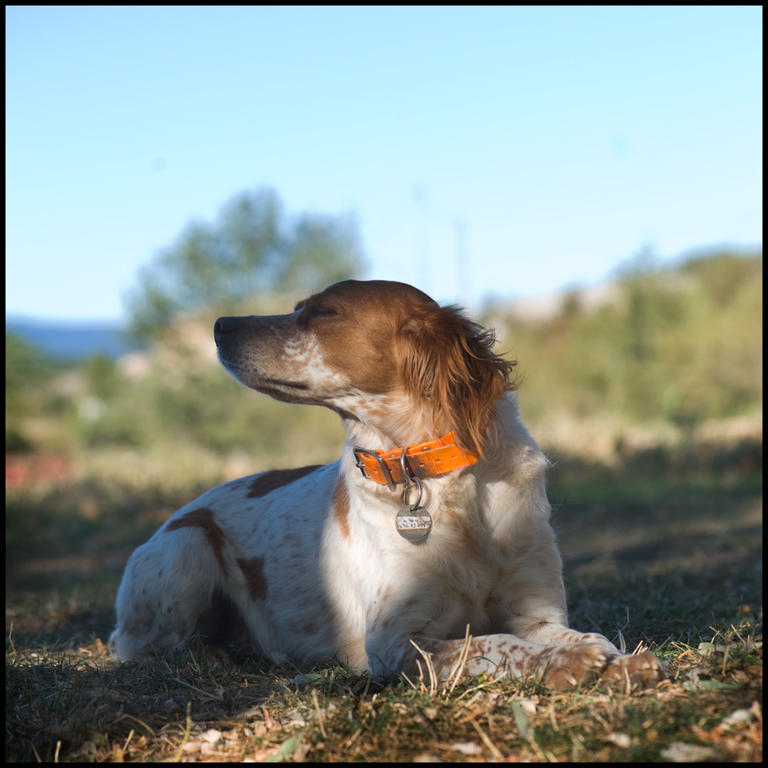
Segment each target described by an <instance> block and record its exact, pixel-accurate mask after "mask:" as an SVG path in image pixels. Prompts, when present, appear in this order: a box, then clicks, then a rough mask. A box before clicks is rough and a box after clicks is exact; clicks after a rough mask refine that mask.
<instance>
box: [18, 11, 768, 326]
mask: <svg viewBox="0 0 768 768" xmlns="http://www.w3.org/2000/svg"><path fill="white" fill-rule="evenodd" d="M761 73H762V8H760V7H730V6H729V7H709V6H702V7H693V6H688V7H653V8H638V7H616V8H604V7H591V8H578V7H576V8H574V7H568V8H563V7H507V8H499V7H481V8H467V7H465V8H461V7H453V6H451V7H444V8H441V7H434V6H430V7H421V8H420V7H415V8H406V7H399V8H392V7H387V8H371V7H357V8H356V7H351V8H350V7H325V8H324V7H312V8H291V7H273V8H266V7H187V8H185V7H45V8H44V7H31V6H29V7H11V8H6V163H7V166H6V276H7V282H6V312H7V313H8V314H25V315H33V316H39V317H45V318H60V319H70V320H71V319H116V318H122V317H124V311H125V310H124V304H123V298H124V296H125V294H126V293H127V291H128V290H129V289H130V288H131V286H132V285H134V283H135V279H136V273H137V270H138V268H139V267H140V266H142V265H144V264H146V263H148V262H149V261H150V260H151V259H152V258H153V257H154V256H155V255H156V254H157V253H158V251H160V250H161V249H162V248H164V247H165V246H168V245H170V244H171V243H172V242H173V241H174V240H175V238H176V237H177V236H178V234H179V233H180V232H181V230H182V229H183V228H184V226H185V225H186V224H187V223H188V222H189V221H190V220H192V219H204V220H208V221H213V220H214V219H215V218H216V216H217V213H218V211H219V209H220V208H221V206H222V205H223V204H224V203H225V202H226V200H227V199H228V198H229V197H231V196H232V195H234V194H235V193H237V192H240V191H243V190H246V189H253V188H257V187H262V186H269V187H272V188H274V189H275V190H276V191H277V193H278V194H279V195H280V197H281V198H282V200H283V203H284V205H285V208H286V210H287V212H288V213H289V214H290V213H299V212H302V211H308V210H311V211H316V212H322V213H329V214H335V213H350V212H352V213H354V214H355V215H356V217H357V221H358V224H359V228H360V233H361V236H362V243H363V246H364V249H365V253H366V257H367V268H366V273H365V277H368V278H387V279H394V280H403V281H405V282H411V283H414V284H416V285H418V286H419V287H421V288H422V289H424V290H426V291H427V292H428V293H430V294H431V295H432V296H434V297H435V298H436V299H438V300H440V301H444V302H455V301H459V302H461V303H464V304H466V305H469V306H470V307H476V306H478V305H479V304H480V302H481V301H482V300H483V299H484V297H487V296H489V295H491V294H493V295H496V296H509V297H514V296H530V295H537V294H546V293H550V292H552V291H554V290H556V289H559V288H562V287H564V286H572V285H574V284H588V283H592V282H596V281H599V280H601V279H603V278H605V277H606V276H608V275H610V274H611V272H612V271H613V270H614V269H615V268H616V266H617V265H618V264H620V263H621V262H624V261H626V260H627V259H629V258H630V257H632V256H633V255H634V254H636V253H637V252H638V251H640V250H642V249H646V248H650V249H652V250H653V251H654V252H655V253H656V254H657V255H658V256H659V257H662V258H672V257H676V256H678V255H679V254H680V253H683V252H686V251H688V250H690V249H694V248H699V247H706V246H711V245H716V244H720V243H729V244H733V245H737V246H754V245H759V244H761V243H762V74H761ZM459 254H463V257H464V259H465V261H464V262H463V263H464V266H462V267H459V266H458V263H457V255H459Z"/></svg>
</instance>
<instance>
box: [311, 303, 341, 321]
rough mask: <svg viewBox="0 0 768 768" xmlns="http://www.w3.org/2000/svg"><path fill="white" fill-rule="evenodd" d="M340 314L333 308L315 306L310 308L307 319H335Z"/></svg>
mask: <svg viewBox="0 0 768 768" xmlns="http://www.w3.org/2000/svg"><path fill="white" fill-rule="evenodd" d="M338 314H339V313H338V312H337V311H336V310H335V309H334V308H333V307H324V306H322V305H314V306H312V307H310V308H309V311H308V312H307V318H313V317H333V316H334V315H338Z"/></svg>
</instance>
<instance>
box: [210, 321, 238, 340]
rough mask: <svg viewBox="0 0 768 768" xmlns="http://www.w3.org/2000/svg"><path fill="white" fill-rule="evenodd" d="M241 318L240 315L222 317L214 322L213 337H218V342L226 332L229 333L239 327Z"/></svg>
mask: <svg viewBox="0 0 768 768" xmlns="http://www.w3.org/2000/svg"><path fill="white" fill-rule="evenodd" d="M239 319H240V318H238V317H220V318H219V319H218V320H217V321H216V322H215V323H214V324H213V337H214V338H215V339H216V342H217V343H218V341H219V339H220V338H221V337H222V336H224V334H226V333H229V332H230V331H231V330H233V329H234V328H236V327H237V321H238V320H239Z"/></svg>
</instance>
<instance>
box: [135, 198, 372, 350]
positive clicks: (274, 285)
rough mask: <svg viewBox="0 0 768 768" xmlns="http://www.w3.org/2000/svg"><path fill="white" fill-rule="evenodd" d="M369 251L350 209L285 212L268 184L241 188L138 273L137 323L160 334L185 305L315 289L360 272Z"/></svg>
mask: <svg viewBox="0 0 768 768" xmlns="http://www.w3.org/2000/svg"><path fill="white" fill-rule="evenodd" d="M361 260H362V253H361V247H360V242H359V236H358V231H357V226H356V222H355V220H354V218H353V217H351V216H331V215H324V214H317V213H302V214H299V215H298V216H288V215H286V213H285V211H284V209H283V205H282V203H281V201H280V199H279V197H278V196H277V194H276V193H275V192H274V191H272V190H269V189H261V190H256V191H249V192H243V193H240V194H238V195H235V196H234V197H233V198H232V199H230V200H229V201H228V202H227V203H226V204H225V205H224V207H223V208H222V210H221V212H220V214H219V216H218V219H217V220H216V222H215V223H213V224H209V223H207V222H201V221H194V222H192V223H190V224H189V225H188V226H187V227H186V228H185V229H184V231H183V232H182V233H181V235H180V236H179V237H178V239H177V240H176V242H175V243H174V244H173V245H171V246H170V247H168V248H166V249H165V250H163V251H161V252H160V254H159V255H158V257H157V258H156V259H155V260H154V261H153V262H151V263H150V264H149V265H148V266H146V267H145V268H144V269H143V270H142V271H141V272H140V274H139V279H138V286H137V287H136V288H135V289H134V291H133V292H132V293H131V294H130V295H129V296H128V297H127V303H128V308H129V313H130V317H131V330H132V333H133V334H134V336H136V337H138V338H150V337H154V336H156V335H157V334H158V333H159V332H160V331H161V330H162V329H164V328H166V327H167V326H168V325H169V324H170V322H171V321H172V319H173V317H174V316H175V315H177V314H178V313H180V312H196V311H199V310H201V309H203V308H208V307H216V308H218V309H220V310H221V311H222V312H226V311H233V310H234V309H236V308H238V307H242V306H243V304H244V303H245V302H247V301H248V300H249V299H252V298H253V297H255V296H258V295H261V294H267V293H273V292H291V293H294V292H296V293H302V294H303V293H311V292H313V291H316V290H320V289H322V288H324V287H325V286H326V285H328V284H329V283H332V282H335V281H337V280H342V279H345V278H349V277H355V276H356V275H357V274H358V273H359V271H360V267H361Z"/></svg>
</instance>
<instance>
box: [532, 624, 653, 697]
mask: <svg viewBox="0 0 768 768" xmlns="http://www.w3.org/2000/svg"><path fill="white" fill-rule="evenodd" d="M520 634H521V636H522V637H524V638H525V639H527V640H531V641H533V642H536V643H545V644H547V645H559V646H563V653H566V652H567V648H568V646H572V645H574V644H578V645H582V644H592V645H596V646H598V647H600V648H601V649H602V651H603V653H604V654H605V655H606V658H607V663H606V665H605V669H604V670H603V677H604V678H605V679H606V680H610V681H616V682H620V681H626V680H627V679H629V681H630V682H631V683H632V684H633V685H640V686H642V687H649V686H652V685H655V684H656V683H657V682H659V680H663V679H664V678H665V677H666V676H667V675H666V671H665V669H664V665H663V664H662V662H661V661H659V659H657V658H656V657H655V656H654V655H653V654H652V653H649V652H648V651H643V652H640V653H635V654H623V653H621V651H619V649H618V648H617V647H616V646H615V645H614V644H613V643H611V642H610V640H608V638H607V637H604V636H603V635H601V634H599V633H597V632H578V631H577V630H575V629H569V628H568V627H566V626H563V625H560V624H553V623H551V622H545V621H541V622H536V623H534V624H532V625H531V626H529V627H528V629H527V630H525V631H523V632H521V633H520Z"/></svg>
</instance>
